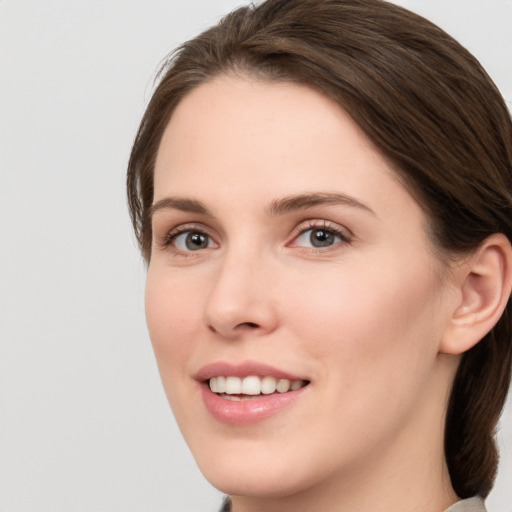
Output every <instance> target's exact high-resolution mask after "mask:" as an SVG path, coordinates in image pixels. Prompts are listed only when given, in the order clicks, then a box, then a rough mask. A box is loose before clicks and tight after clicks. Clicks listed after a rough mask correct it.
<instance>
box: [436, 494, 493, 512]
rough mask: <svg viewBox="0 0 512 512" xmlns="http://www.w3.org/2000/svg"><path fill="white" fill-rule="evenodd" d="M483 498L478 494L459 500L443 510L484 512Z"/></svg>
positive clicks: (446, 511)
mask: <svg viewBox="0 0 512 512" xmlns="http://www.w3.org/2000/svg"><path fill="white" fill-rule="evenodd" d="M486 511H487V509H486V508H485V504H484V500H483V499H482V498H480V497H479V496H475V497H474V498H469V499H467V500H461V501H458V502H457V503H455V504H453V505H452V506H451V507H450V508H447V509H446V510H445V511H444V512H486Z"/></svg>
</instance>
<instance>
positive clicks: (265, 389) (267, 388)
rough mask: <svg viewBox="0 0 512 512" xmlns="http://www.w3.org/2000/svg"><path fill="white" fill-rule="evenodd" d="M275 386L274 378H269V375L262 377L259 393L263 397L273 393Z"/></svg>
mask: <svg viewBox="0 0 512 512" xmlns="http://www.w3.org/2000/svg"><path fill="white" fill-rule="evenodd" d="M276 384H277V380H276V379H275V378H274V377H271V376H270V375H267V376H266V377H263V379H261V392H262V393H263V394H264V395H270V394H272V393H275V391H276Z"/></svg>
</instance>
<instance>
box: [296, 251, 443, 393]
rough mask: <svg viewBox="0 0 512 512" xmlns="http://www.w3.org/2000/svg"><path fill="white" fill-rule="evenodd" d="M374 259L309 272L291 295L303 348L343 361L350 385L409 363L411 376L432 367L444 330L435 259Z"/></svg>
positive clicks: (324, 358)
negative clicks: (411, 262)
mask: <svg viewBox="0 0 512 512" xmlns="http://www.w3.org/2000/svg"><path fill="white" fill-rule="evenodd" d="M371 263H372V262H368V261H366V262H365V264H361V265H348V264H347V265H346V266H345V267H343V268H342V267H339V268H338V269H337V270H338V271H336V269H334V270H333V269H330V271H329V272H326V273H325V275H322V274H321V273H318V274H317V275H315V276H314V277H313V278H310V277H311V276H309V277H308V278H304V277H303V278H302V282H301V283H300V287H301V289H302V293H301V294H290V296H289V301H290V308H289V311H290V313H291V314H292V315H293V319H292V320H290V322H289V323H290V325H294V326H295V335H296V336H297V337H298V338H299V339H301V340H302V343H303V345H304V348H306V346H307V350H308V351H309V352H311V351H314V354H315V357H316V358H317V359H318V360H320V361H322V362H323V364H324V365H325V366H328V367H330V369H331V370H332V369H333V368H332V366H333V365H337V366H338V367H339V368H340V371H339V372H338V373H337V375H342V376H343V377H340V378H342V379H343V380H344V381H345V382H348V381H349V382H351V385H353V384H354V383H356V382H360V381H361V382H362V381H363V380H364V379H366V380H367V381H370V380H371V382H372V383H375V384H376V385H377V386H378V385H379V380H382V381H386V380H387V379H394V376H393V375H390V372H392V371H397V372H399V373H401V374H403V373H404V372H405V373H407V372H409V371H410V375H411V378H414V375H415V374H416V375H417V371H418V368H419V367H421V368H422V371H423V372H426V371H427V370H428V368H429V366H428V365H432V364H433V362H434V360H435V357H436V354H437V342H438V339H439V337H440V326H441V324H442V321H441V319H440V317H439V315H438V310H439V309H440V308H439V301H438V300H437V299H436V279H435V277H433V275H432V274H431V273H429V272H428V270H425V269H426V268H428V267H427V266H425V265H420V264H417V265H415V266H411V265H409V266H407V265H406V263H407V262H406V261H402V262H398V264H397V262H396V261H395V262H393V261H391V260H390V261H386V260H385V259H384V257H383V256H381V257H380V258H378V260H377V262H375V263H377V264H375V265H372V264H371ZM400 263H404V265H400ZM383 268H385V269H386V271H385V272H383V271H382V270H380V269H383ZM348 269H350V271H348ZM325 374H329V375H333V372H332V371H331V372H325ZM403 377H405V375H403ZM381 383H382V382H381ZM364 385H367V383H366V384H364Z"/></svg>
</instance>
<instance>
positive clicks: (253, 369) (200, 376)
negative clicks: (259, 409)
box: [195, 361, 308, 382]
mask: <svg viewBox="0 0 512 512" xmlns="http://www.w3.org/2000/svg"><path fill="white" fill-rule="evenodd" d="M228 375H232V376H233V377H240V378H244V377H248V376H249V375H257V376H259V377H265V376H266V375H272V377H275V378H276V379H288V380H308V379H307V378H305V377H301V376H298V375H293V374H291V373H288V372H285V371H283V370H280V369H279V368H275V367H274V366H270V365H267V364H262V363H257V362H256V361H244V362H243V363H240V364H232V363H227V362H224V361H217V362H215V363H210V364H208V365H206V366H203V367H202V368H201V369H200V370H199V371H198V372H197V374H196V375H195V378H196V380H198V381H200V382H204V381H206V380H208V379H211V378H212V377H218V376H228Z"/></svg>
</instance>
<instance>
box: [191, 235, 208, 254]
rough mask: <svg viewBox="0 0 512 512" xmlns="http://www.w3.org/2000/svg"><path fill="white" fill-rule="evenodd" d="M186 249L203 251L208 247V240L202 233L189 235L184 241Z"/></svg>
mask: <svg viewBox="0 0 512 512" xmlns="http://www.w3.org/2000/svg"><path fill="white" fill-rule="evenodd" d="M186 245H187V249H190V250H191V251H196V250H197V249H205V248H206V247H207V246H208V239H207V237H206V235H203V234H202V233H190V234H189V235H188V236H187V240H186Z"/></svg>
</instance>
